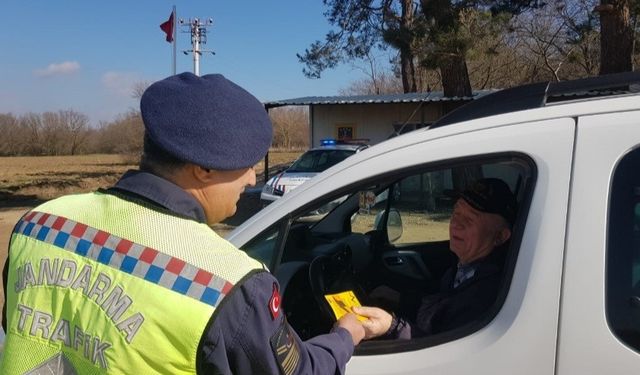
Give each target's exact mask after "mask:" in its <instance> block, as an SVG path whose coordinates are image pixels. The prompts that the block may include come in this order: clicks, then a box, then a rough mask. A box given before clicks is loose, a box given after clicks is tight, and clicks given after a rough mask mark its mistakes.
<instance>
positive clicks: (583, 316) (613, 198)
mask: <svg viewBox="0 0 640 375" xmlns="http://www.w3.org/2000/svg"><path fill="white" fill-rule="evenodd" d="M639 148H640V111H634V112H629V111H628V112H619V113H615V114H604V115H597V116H587V117H582V118H580V119H579V122H578V131H577V137H576V151H575V159H576V162H575V166H574V172H573V175H574V177H573V181H572V183H571V185H572V188H571V201H570V202H571V203H570V211H569V216H568V230H567V248H566V260H565V272H564V278H563V280H564V281H563V288H562V305H561V317H560V325H559V327H560V331H559V337H558V364H557V366H558V368H557V374H561V375H564V374H611V375H613V374H634V373H638V372H639V371H640V303H639V302H640V294H638V292H639V290H640V281H639V280H640V248H639V247H640V242H639V241H638V235H639V234H640V203H638V202H640V200H639V199H638V198H639V197H640V163H639V162H638V161H639V160H640V157H639V156H640V151H639ZM634 288H635V289H634Z"/></svg>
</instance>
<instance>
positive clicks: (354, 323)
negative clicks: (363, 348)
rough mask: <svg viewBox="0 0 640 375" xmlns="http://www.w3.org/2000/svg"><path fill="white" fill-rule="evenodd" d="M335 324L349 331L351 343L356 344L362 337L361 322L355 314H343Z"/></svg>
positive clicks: (362, 328)
mask: <svg viewBox="0 0 640 375" xmlns="http://www.w3.org/2000/svg"><path fill="white" fill-rule="evenodd" d="M336 326H338V327H342V328H344V329H346V330H347V331H349V333H350V334H351V339H352V340H353V345H358V344H359V343H360V341H362V339H363V338H364V334H365V333H364V327H362V323H360V321H359V320H358V318H356V316H355V314H351V313H349V314H346V315H343V316H342V318H340V320H338V321H337V322H336Z"/></svg>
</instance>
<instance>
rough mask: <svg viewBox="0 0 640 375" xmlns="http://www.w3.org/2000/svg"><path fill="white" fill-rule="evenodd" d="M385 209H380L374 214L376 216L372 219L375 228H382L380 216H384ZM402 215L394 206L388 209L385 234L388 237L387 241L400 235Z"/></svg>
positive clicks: (392, 240) (394, 239)
mask: <svg viewBox="0 0 640 375" xmlns="http://www.w3.org/2000/svg"><path fill="white" fill-rule="evenodd" d="M385 212H386V211H385V210H381V211H380V212H378V213H377V214H376V218H375V220H374V222H373V223H374V224H373V227H374V228H375V229H377V230H382V229H383V228H382V226H383V224H384V223H382V218H383V217H384V214H385ZM402 231H403V229H402V217H401V216H400V211H398V210H397V209H395V208H392V209H391V210H390V211H389V215H388V216H387V236H388V237H389V242H394V241H396V240H398V239H399V238H400V237H402Z"/></svg>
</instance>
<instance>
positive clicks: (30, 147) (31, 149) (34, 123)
mask: <svg viewBox="0 0 640 375" xmlns="http://www.w3.org/2000/svg"><path fill="white" fill-rule="evenodd" d="M19 121H20V127H21V128H22V130H23V132H22V134H21V137H20V140H19V141H20V145H21V149H22V153H23V154H24V155H42V153H43V147H42V142H41V138H42V134H41V133H42V118H41V116H40V115H39V114H36V113H27V114H25V115H23V116H21V117H20V120H19Z"/></svg>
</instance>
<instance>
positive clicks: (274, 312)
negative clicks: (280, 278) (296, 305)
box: [269, 283, 282, 320]
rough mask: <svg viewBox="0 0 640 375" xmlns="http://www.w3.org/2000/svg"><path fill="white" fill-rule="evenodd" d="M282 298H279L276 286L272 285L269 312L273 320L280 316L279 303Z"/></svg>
mask: <svg viewBox="0 0 640 375" xmlns="http://www.w3.org/2000/svg"><path fill="white" fill-rule="evenodd" d="M281 301H282V298H280V291H278V284H276V283H273V292H272V293H271V298H270V299H269V312H270V313H271V319H273V320H275V319H276V318H277V317H279V316H280V302H281Z"/></svg>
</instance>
